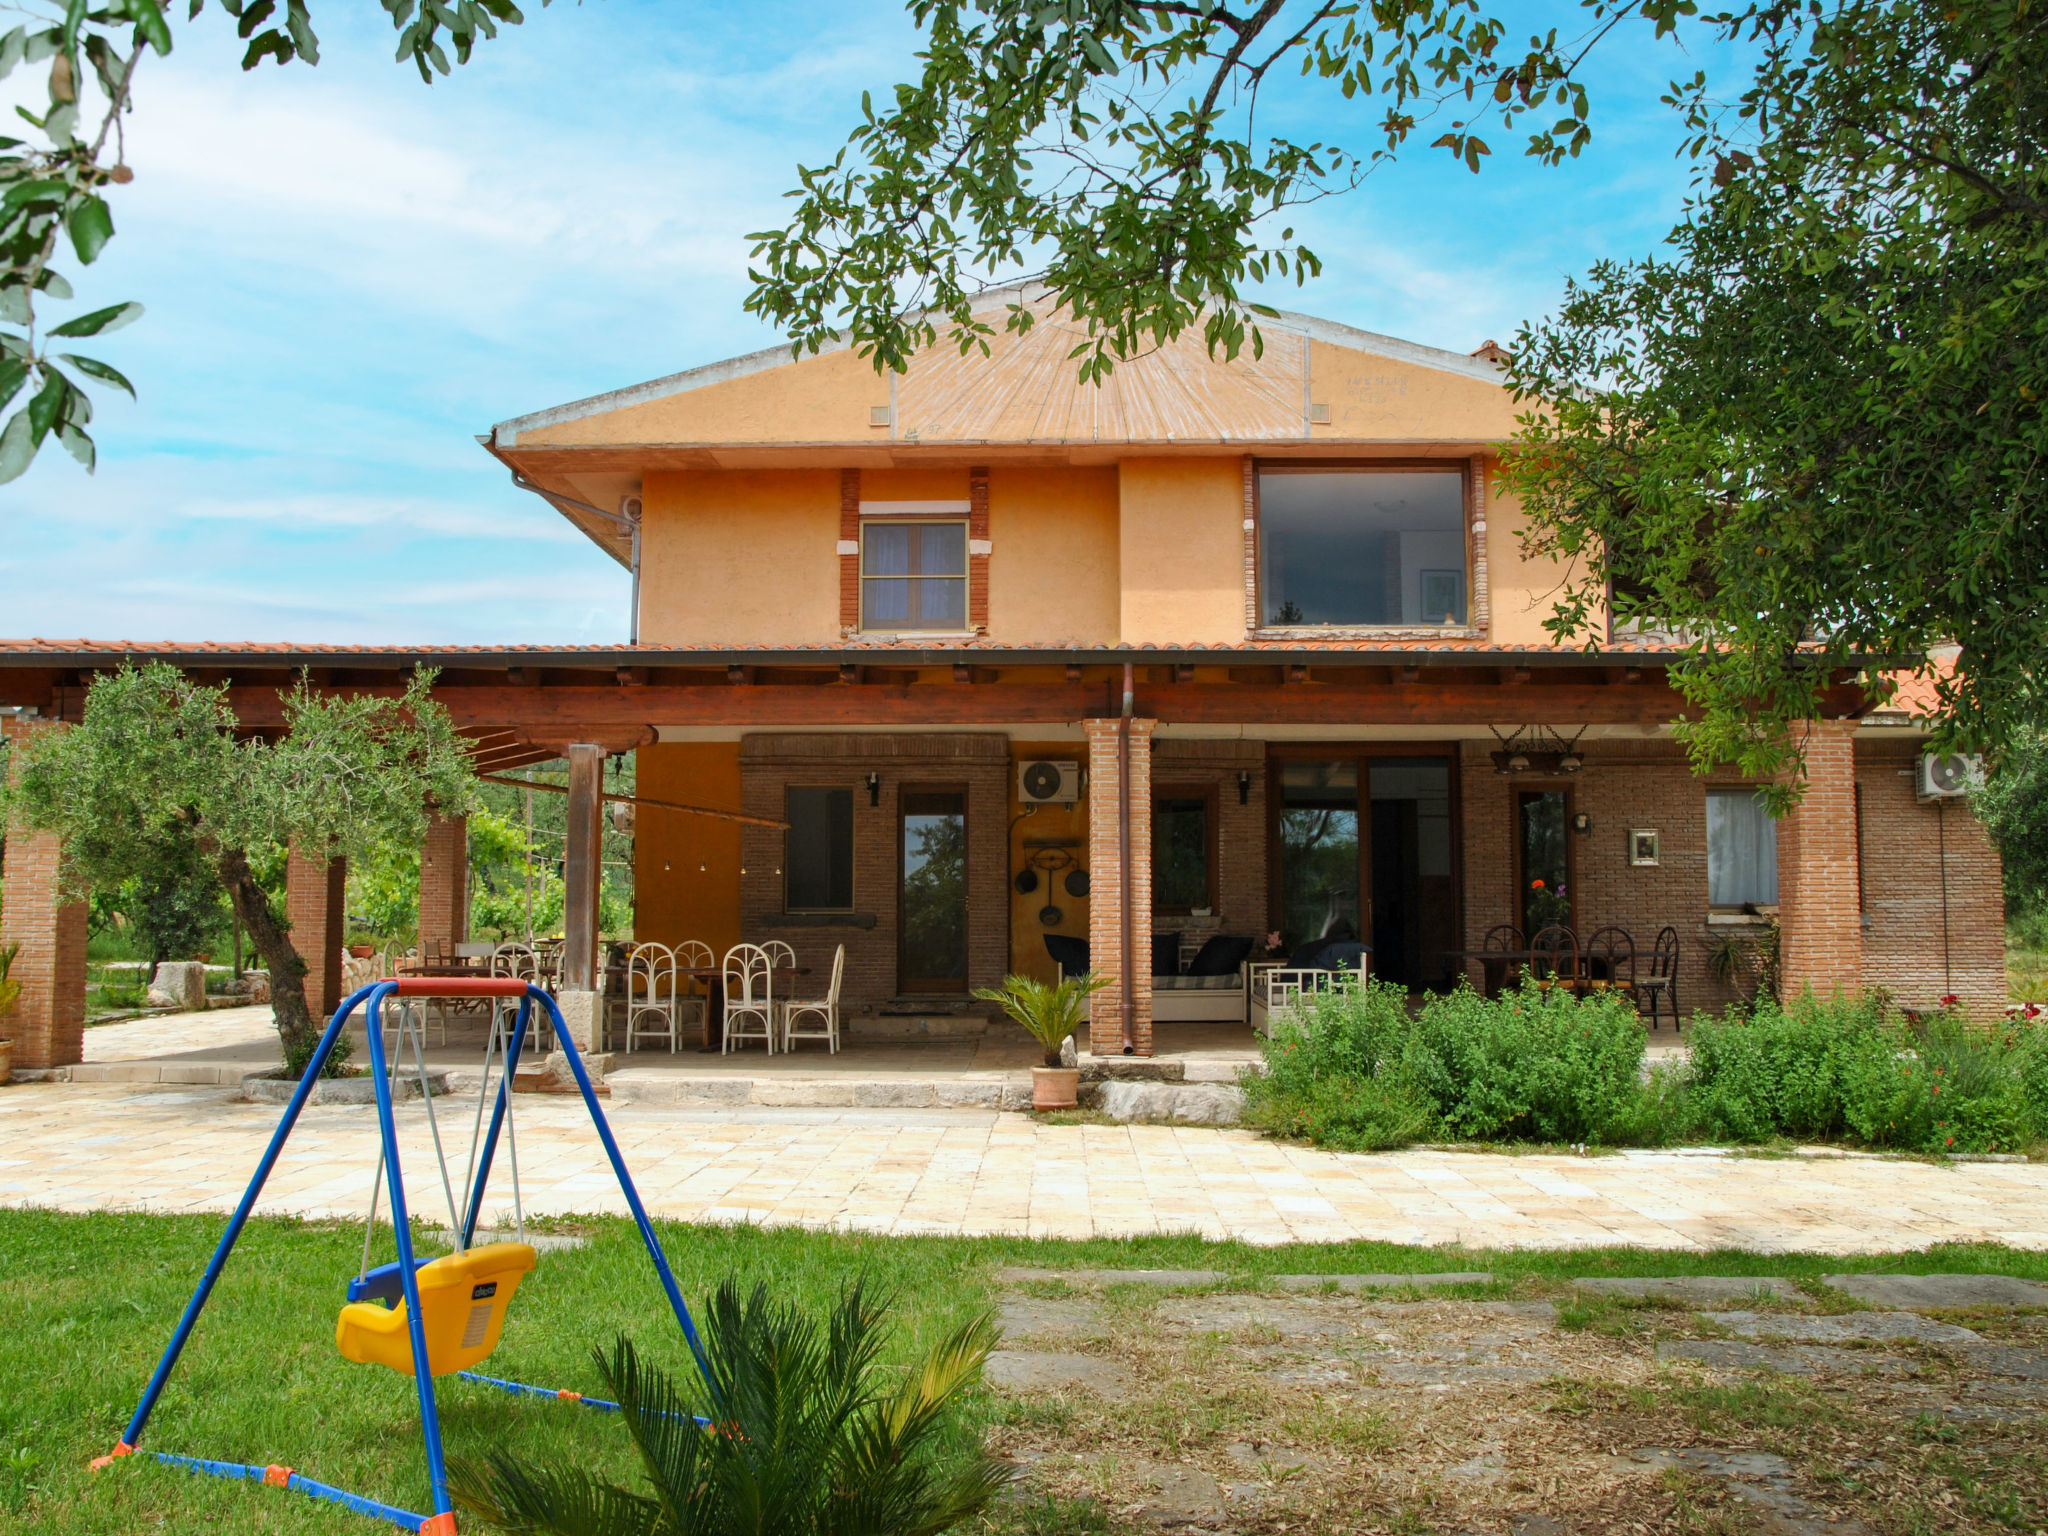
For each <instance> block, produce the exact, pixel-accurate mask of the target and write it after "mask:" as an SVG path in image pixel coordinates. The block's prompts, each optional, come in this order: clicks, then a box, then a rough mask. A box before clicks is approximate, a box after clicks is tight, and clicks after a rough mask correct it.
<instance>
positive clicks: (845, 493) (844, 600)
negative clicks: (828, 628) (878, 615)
mask: <svg viewBox="0 0 2048 1536" xmlns="http://www.w3.org/2000/svg"><path fill="white" fill-rule="evenodd" d="M839 630H840V633H841V634H846V635H857V634H859V633H860V471H859V470H857V469H842V470H841V471H839Z"/></svg>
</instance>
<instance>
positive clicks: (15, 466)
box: [0, 406, 36, 485]
mask: <svg viewBox="0 0 2048 1536" xmlns="http://www.w3.org/2000/svg"><path fill="white" fill-rule="evenodd" d="M35 457H36V444H35V438H34V436H33V435H32V434H31V432H30V429H29V421H28V407H27V406H23V407H22V408H21V409H20V410H18V411H16V412H15V413H14V415H13V416H12V417H11V418H9V420H8V423H7V426H6V428H5V429H4V430H0V485H5V484H6V483H7V482H8V481H10V480H18V479H20V478H21V476H22V473H23V471H25V470H26V469H27V468H28V467H29V465H30V464H32V463H34V462H35Z"/></svg>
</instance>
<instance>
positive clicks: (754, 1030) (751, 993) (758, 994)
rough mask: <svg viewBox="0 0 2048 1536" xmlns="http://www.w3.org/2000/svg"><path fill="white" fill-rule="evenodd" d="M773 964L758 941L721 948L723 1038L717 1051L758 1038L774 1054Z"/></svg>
mask: <svg viewBox="0 0 2048 1536" xmlns="http://www.w3.org/2000/svg"><path fill="white" fill-rule="evenodd" d="M775 1030H776V1018H775V968H774V966H773V965H772V964H770V962H769V959H768V951H767V950H765V949H763V948H762V947H761V946H760V945H759V944H735V945H733V947H732V948H731V949H728V950H727V951H726V952H725V1039H724V1042H723V1043H722V1044H721V1046H720V1053H721V1054H725V1053H728V1052H730V1051H731V1050H732V1048H733V1046H734V1045H735V1044H738V1043H742V1042H744V1041H747V1040H754V1039H758V1040H759V1041H760V1042H761V1044H762V1045H764V1046H766V1047H767V1048H768V1054H769V1055H770V1056H773V1055H774V1054H775Z"/></svg>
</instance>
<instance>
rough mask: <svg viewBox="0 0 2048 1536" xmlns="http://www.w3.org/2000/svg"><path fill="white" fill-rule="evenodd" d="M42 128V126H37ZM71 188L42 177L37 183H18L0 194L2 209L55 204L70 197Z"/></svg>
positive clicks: (0, 207) (0, 206)
mask: <svg viewBox="0 0 2048 1536" xmlns="http://www.w3.org/2000/svg"><path fill="white" fill-rule="evenodd" d="M36 126H37V127H39V128H40V127H41V126H42V124H40V123H38V124H36ZM70 191H71V188H70V187H69V186H67V185H65V183H63V182H61V181H52V180H50V179H49V178H48V177H41V178H38V179H37V180H35V181H17V182H16V183H15V184H14V185H13V186H11V187H9V188H8V189H7V190H6V192H4V193H0V209H11V208H19V207H22V206H23V205H24V204H27V203H41V202H53V201H55V200H56V199H58V198H61V197H64V196H66V195H68V194H69V193H70Z"/></svg>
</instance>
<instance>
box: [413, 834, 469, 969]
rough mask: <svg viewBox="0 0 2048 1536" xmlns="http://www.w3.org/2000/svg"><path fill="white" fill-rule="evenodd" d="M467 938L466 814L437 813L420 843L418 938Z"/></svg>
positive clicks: (467, 869)
mask: <svg viewBox="0 0 2048 1536" xmlns="http://www.w3.org/2000/svg"><path fill="white" fill-rule="evenodd" d="M468 938H469V818H468V817H466V816H437V817H435V818H434V819H433V820H432V821H431V822H429V823H428V824H427V835H426V839H425V841H423V842H422V843H421V844H420V941H421V943H422V944H424V943H425V942H426V941H427V940H428V939H445V940H447V941H448V942H449V943H451V944H459V943H462V942H463V941H465V940H467V939H468Z"/></svg>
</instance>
